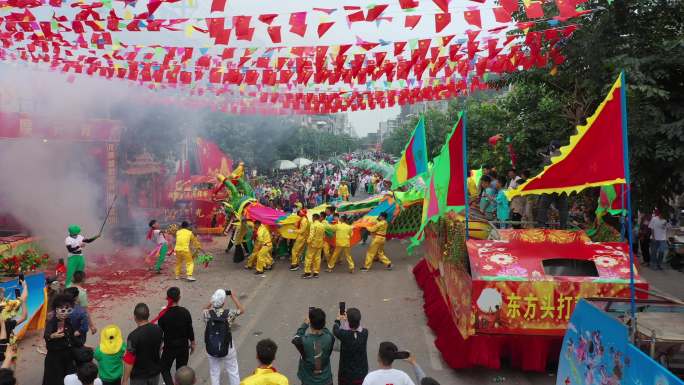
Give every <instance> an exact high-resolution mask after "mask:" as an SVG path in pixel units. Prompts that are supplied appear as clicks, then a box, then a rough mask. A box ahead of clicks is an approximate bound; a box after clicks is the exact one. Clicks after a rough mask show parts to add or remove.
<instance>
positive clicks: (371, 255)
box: [363, 236, 392, 269]
mask: <svg viewBox="0 0 684 385" xmlns="http://www.w3.org/2000/svg"><path fill="white" fill-rule="evenodd" d="M376 257H377V258H378V260H379V261H380V262H381V263H382V264H383V265H385V266H389V265H391V264H392V261H390V260H389V258H387V256H386V255H385V237H378V236H375V237H373V241H372V242H371V244H370V246H368V252H367V253H366V261H365V263H364V264H363V267H365V268H366V269H370V267H371V265H372V264H373V260H374V259H375V258H376Z"/></svg>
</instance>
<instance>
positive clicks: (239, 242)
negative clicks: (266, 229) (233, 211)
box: [231, 216, 253, 263]
mask: <svg viewBox="0 0 684 385" xmlns="http://www.w3.org/2000/svg"><path fill="white" fill-rule="evenodd" d="M234 226H235V230H234V232H233V239H232V240H231V243H232V244H233V245H235V254H234V255H233V262H234V263H240V262H242V261H244V260H245V255H247V254H249V252H250V250H249V245H248V244H247V239H251V236H249V237H248V233H251V228H252V227H253V225H252V224H251V223H249V222H248V221H247V218H245V217H244V216H243V217H242V218H240V221H239V222H238V221H236V222H235V223H234Z"/></svg>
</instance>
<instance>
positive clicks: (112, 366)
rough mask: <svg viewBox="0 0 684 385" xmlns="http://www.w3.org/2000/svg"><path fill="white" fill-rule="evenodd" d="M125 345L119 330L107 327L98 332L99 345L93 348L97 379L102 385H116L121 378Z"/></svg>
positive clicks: (114, 327) (112, 326)
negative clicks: (97, 370) (97, 368)
mask: <svg viewBox="0 0 684 385" xmlns="http://www.w3.org/2000/svg"><path fill="white" fill-rule="evenodd" d="M124 353H126V343H125V342H124V340H123V336H122V335H121V329H119V327H118V326H116V325H107V326H105V328H104V329H102V331H101V332H100V344H99V345H98V346H97V347H96V348H95V355H94V356H95V361H97V365H98V367H99V377H100V379H101V380H102V384H103V385H118V384H120V383H121V377H122V376H123V355H124Z"/></svg>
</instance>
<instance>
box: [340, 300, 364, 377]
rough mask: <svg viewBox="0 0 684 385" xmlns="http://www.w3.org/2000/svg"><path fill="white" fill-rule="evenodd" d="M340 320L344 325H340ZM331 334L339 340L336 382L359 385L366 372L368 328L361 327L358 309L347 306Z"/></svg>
mask: <svg viewBox="0 0 684 385" xmlns="http://www.w3.org/2000/svg"><path fill="white" fill-rule="evenodd" d="M344 321H346V322H344ZM342 322H344V323H345V324H346V325H342ZM333 334H334V335H335V337H337V339H338V340H340V365H339V372H338V374H337V376H338V379H337V381H338V384H339V385H361V384H362V383H363V379H364V378H365V377H366V374H368V352H367V349H366V345H367V343H368V329H366V328H362V327H361V312H360V311H359V309H356V308H349V309H347V311H346V313H345V314H342V315H340V316H338V317H337V320H335V325H334V326H333Z"/></svg>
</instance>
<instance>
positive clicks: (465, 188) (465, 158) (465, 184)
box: [461, 108, 470, 239]
mask: <svg viewBox="0 0 684 385" xmlns="http://www.w3.org/2000/svg"><path fill="white" fill-rule="evenodd" d="M461 119H463V130H461V131H462V132H463V140H462V142H463V193H464V196H465V238H466V239H469V237H470V230H469V229H468V219H469V218H468V216H469V215H468V211H469V210H470V202H468V144H467V140H468V135H467V129H468V116H467V113H466V109H465V108H464V109H463V115H462V116H461Z"/></svg>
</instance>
